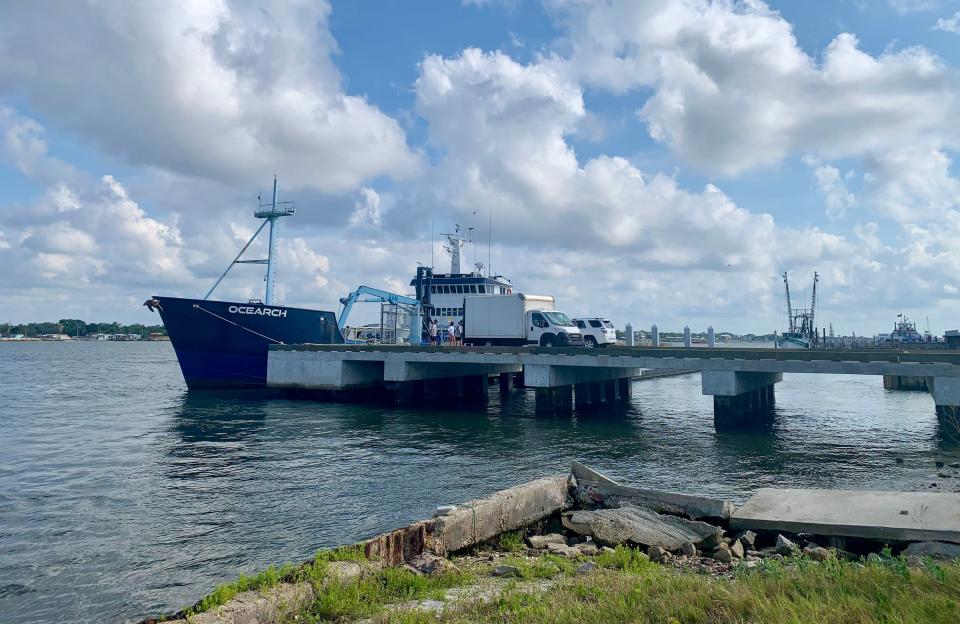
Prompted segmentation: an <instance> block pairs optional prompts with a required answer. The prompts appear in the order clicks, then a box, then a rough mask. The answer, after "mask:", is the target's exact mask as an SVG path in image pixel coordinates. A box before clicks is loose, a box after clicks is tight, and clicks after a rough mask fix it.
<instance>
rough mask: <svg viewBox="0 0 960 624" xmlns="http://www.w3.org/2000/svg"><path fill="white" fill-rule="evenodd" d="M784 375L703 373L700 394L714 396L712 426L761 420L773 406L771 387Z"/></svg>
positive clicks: (730, 372)
mask: <svg viewBox="0 0 960 624" xmlns="http://www.w3.org/2000/svg"><path fill="white" fill-rule="evenodd" d="M780 381H783V373H755V372H750V373H748V372H739V371H704V372H703V375H702V381H701V388H702V392H703V394H708V395H713V422H714V425H716V426H717V427H718V428H722V427H734V426H742V425H747V424H750V423H752V422H757V421H759V420H762V417H763V416H765V415H768V414H769V413H770V411H771V410H772V409H773V406H774V404H775V402H776V399H775V393H774V389H773V386H774V384H776V383H778V382H780Z"/></svg>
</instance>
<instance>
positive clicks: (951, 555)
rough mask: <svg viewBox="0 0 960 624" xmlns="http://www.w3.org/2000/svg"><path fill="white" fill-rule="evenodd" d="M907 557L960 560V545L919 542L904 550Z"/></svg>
mask: <svg viewBox="0 0 960 624" xmlns="http://www.w3.org/2000/svg"><path fill="white" fill-rule="evenodd" d="M903 555H904V556H906V557H931V558H933V559H960V544H949V543H947V542H918V543H916V544H910V545H909V546H907V547H906V548H905V549H904V550H903Z"/></svg>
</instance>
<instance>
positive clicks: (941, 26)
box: [933, 11, 960, 35]
mask: <svg viewBox="0 0 960 624" xmlns="http://www.w3.org/2000/svg"><path fill="white" fill-rule="evenodd" d="M933 29H934V30H942V31H944V32H952V33H956V34H958V35H960V11H957V12H956V13H954V14H953V17H941V18H940V19H938V20H937V23H936V24H934V26H933Z"/></svg>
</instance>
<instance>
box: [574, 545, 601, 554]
mask: <svg viewBox="0 0 960 624" xmlns="http://www.w3.org/2000/svg"><path fill="white" fill-rule="evenodd" d="M574 548H576V549H577V550H578V551H580V554H581V555H584V556H587V557H592V556H594V555H595V554H597V553H598V552H599V549H598V548H597V545H596V544H594V543H593V542H582V543H580V544H577V545H576V546H574Z"/></svg>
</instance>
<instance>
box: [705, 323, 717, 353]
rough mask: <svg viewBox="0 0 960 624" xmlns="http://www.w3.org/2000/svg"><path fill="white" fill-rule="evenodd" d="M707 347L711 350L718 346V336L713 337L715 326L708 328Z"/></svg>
mask: <svg viewBox="0 0 960 624" xmlns="http://www.w3.org/2000/svg"><path fill="white" fill-rule="evenodd" d="M707 346H708V347H710V348H711V349H713V348H714V347H716V346H717V339H716V336H714V335H713V325H711V326H710V327H708V328H707Z"/></svg>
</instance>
